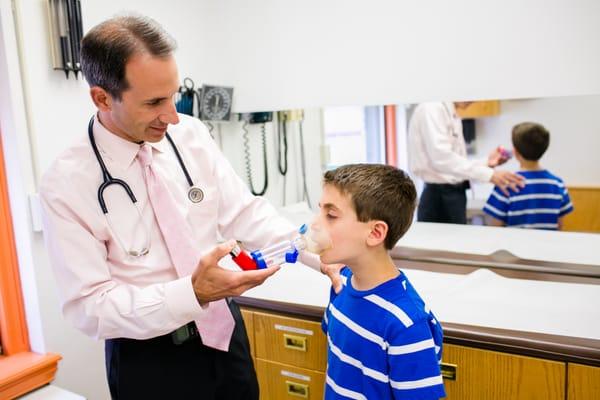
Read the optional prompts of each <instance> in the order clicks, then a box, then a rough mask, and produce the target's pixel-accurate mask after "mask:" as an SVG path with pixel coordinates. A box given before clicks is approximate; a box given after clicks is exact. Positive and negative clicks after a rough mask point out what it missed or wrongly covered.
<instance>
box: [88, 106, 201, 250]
mask: <svg viewBox="0 0 600 400" xmlns="http://www.w3.org/2000/svg"><path fill="white" fill-rule="evenodd" d="M88 136H89V137H90V144H91V145H92V149H93V150H94V154H95V155H96V160H98V164H99V165H100V169H101V170H102V178H103V182H102V183H101V184H100V186H99V187H98V203H99V204H100V208H101V209H102V212H103V213H104V216H105V217H106V219H107V221H108V225H109V227H110V229H111V231H112V232H113V235H114V236H115V237H116V238H117V242H119V245H120V246H121V248H122V249H123V251H124V252H125V253H127V254H129V255H130V256H133V257H141V256H144V255H146V254H148V252H149V251H150V233H149V229H148V227H147V226H146V224H144V222H143V218H142V211H141V210H140V208H139V205H138V204H137V199H136V197H135V195H134V194H133V191H132V190H131V187H129V185H128V184H127V182H125V181H124V180H122V179H118V178H113V176H112V175H111V174H110V172H108V168H106V164H104V160H103V159H102V156H101V155H100V152H99V151H98V146H96V140H95V139H94V117H92V118H91V119H90V123H89V124H88ZM165 136H166V137H167V140H168V141H169V144H170V145H171V148H172V149H173V152H174V153H175V156H176V157H177V161H178V162H179V166H180V167H181V170H182V171H183V174H184V175H185V179H186V180H187V182H188V185H189V186H190V188H189V190H188V198H189V199H190V201H191V202H192V203H199V202H201V201H202V200H203V199H204V192H203V191H202V189H200V188H199V187H197V186H195V185H194V182H193V181H192V178H191V177H190V174H189V172H188V170H187V168H186V167H185V164H184V162H183V159H182V158H181V154H179V151H178V150H177V146H175V143H174V142H173V139H172V138H171V135H169V133H168V132H167V133H166V135H165ZM111 185H117V186H120V187H121V188H123V190H125V193H127V196H129V199H130V200H131V202H132V203H133V205H134V206H135V208H136V210H137V212H138V215H139V222H138V223H141V224H142V226H143V228H144V231H145V233H146V240H145V244H144V246H143V247H142V249H140V250H134V249H129V250H127V248H126V247H125V245H124V244H123V242H122V241H121V239H120V238H119V236H118V235H117V234H116V231H115V230H114V229H113V225H112V221H111V219H110V216H109V214H108V208H107V207H106V202H105V200H104V190H105V189H106V188H107V187H109V186H111Z"/></svg>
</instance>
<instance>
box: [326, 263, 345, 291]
mask: <svg viewBox="0 0 600 400" xmlns="http://www.w3.org/2000/svg"><path fill="white" fill-rule="evenodd" d="M342 268H344V264H323V263H321V272H322V273H324V274H325V275H327V276H328V277H329V279H330V280H331V286H332V287H333V291H334V292H336V293H339V292H340V290H342V277H341V276H340V270H341V269H342Z"/></svg>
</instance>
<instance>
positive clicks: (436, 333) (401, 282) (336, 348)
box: [322, 267, 446, 400]
mask: <svg viewBox="0 0 600 400" xmlns="http://www.w3.org/2000/svg"><path fill="white" fill-rule="evenodd" d="M341 275H342V281H343V283H344V285H343V288H342V290H341V291H340V293H338V294H337V295H336V294H335V292H334V291H333V290H332V291H331V295H330V301H329V305H328V307H327V310H326V311H325V315H324V317H323V322H322V327H323V331H324V332H325V334H326V335H327V340H328V342H329V346H328V355H327V376H326V385H325V399H326V400H333V399H362V400H364V399H377V400H385V399H422V400H425V399H439V398H441V397H445V395H446V394H445V391H444V384H443V381H442V376H441V374H440V365H439V363H440V360H441V357H442V327H441V326H440V324H439V322H438V321H437V319H436V318H435V317H434V316H433V313H431V311H429V309H428V308H427V306H426V305H425V303H424V302H423V300H422V299H421V297H420V296H419V295H418V293H417V292H416V291H415V289H414V288H413V286H412V285H411V284H410V282H409V281H408V279H407V278H406V276H405V275H404V274H402V273H401V274H400V275H399V276H398V277H397V278H394V279H392V280H389V281H387V282H385V283H383V284H381V285H379V286H377V287H376V288H373V289H371V290H367V291H358V290H355V289H354V288H353V287H352V284H351V277H352V271H351V270H350V269H349V268H347V267H346V268H344V269H343V270H342V271H341Z"/></svg>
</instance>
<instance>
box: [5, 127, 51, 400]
mask: <svg viewBox="0 0 600 400" xmlns="http://www.w3.org/2000/svg"><path fill="white" fill-rule="evenodd" d="M2 149H3V147H2V132H0V340H1V342H2V352H3V355H2V356H0V399H13V398H15V397H17V396H20V395H22V394H24V393H27V392H30V391H32V390H34V389H36V388H38V387H40V386H42V385H45V384H47V383H48V382H50V381H51V380H53V379H54V375H55V374H56V369H57V365H58V361H59V360H60V359H61V357H60V355H58V354H51V353H48V354H36V353H31V352H30V347H29V335H28V333H27V323H26V320H25V309H24V307H23V295H22V293H21V280H20V278H19V264H18V262H17V251H16V247H15V238H14V234H13V226H12V218H11V213H10V203H9V199H8V185H7V182H6V167H5V166H6V164H5V162H4V154H3V152H2Z"/></svg>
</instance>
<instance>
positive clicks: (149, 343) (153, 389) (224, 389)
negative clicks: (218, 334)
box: [105, 301, 258, 400]
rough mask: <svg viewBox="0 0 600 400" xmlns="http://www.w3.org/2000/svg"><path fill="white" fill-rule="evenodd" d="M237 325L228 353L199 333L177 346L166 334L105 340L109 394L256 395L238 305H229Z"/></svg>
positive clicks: (248, 398) (227, 399)
mask: <svg viewBox="0 0 600 400" xmlns="http://www.w3.org/2000/svg"><path fill="white" fill-rule="evenodd" d="M229 308H230V309H231V313H232V314H233V318H234V319H235V330H234V332H233V337H232V338H231V344H230V345H229V352H223V351H219V350H215V349H212V348H210V347H206V346H204V345H203V344H202V341H201V340H200V338H199V337H194V338H191V339H190V340H188V341H186V342H185V343H182V344H179V345H176V344H174V343H173V340H172V337H171V335H170V334H167V335H164V336H159V337H156V338H152V339H147V340H135V339H124V338H119V339H109V340H106V343H105V355H106V375H107V378H108V385H109V387H110V394H111V397H112V398H113V399H118V400H123V399H125V400H127V399H136V400H137V399H201V400H257V399H258V381H257V379H256V372H255V370H254V366H253V364H252V357H251V355H250V346H249V343H248V336H247V334H246V328H245V327H244V321H243V320H242V315H241V313H240V309H239V307H238V305H237V304H235V302H233V301H231V303H230V304H229Z"/></svg>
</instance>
